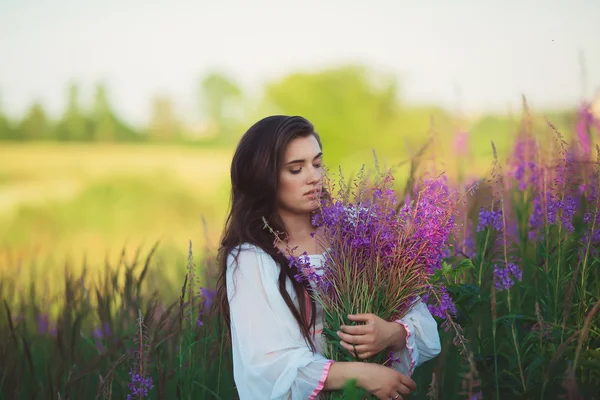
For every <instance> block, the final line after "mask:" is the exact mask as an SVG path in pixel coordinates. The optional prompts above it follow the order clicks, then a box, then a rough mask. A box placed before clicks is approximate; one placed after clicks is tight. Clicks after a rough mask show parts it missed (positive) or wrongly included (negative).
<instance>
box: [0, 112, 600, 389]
mask: <svg viewBox="0 0 600 400" xmlns="http://www.w3.org/2000/svg"><path fill="white" fill-rule="evenodd" d="M531 118H532V117H531V116H530V115H529V113H528V112H527V110H526V112H525V115H524V117H523V121H522V125H521V127H520V128H519V138H518V140H517V142H516V145H515V149H514V151H513V154H512V155H511V157H510V158H509V160H507V162H506V163H503V162H501V161H500V160H498V158H497V157H496V159H495V161H494V164H493V171H492V173H491V176H490V177H489V179H488V180H486V181H483V182H481V183H480V185H479V188H478V190H477V191H475V194H474V195H471V196H470V197H469V198H468V199H469V201H468V202H466V204H465V205H464V207H463V208H462V209H461V211H460V212H459V213H458V214H457V215H456V221H457V223H459V224H460V229H458V230H457V234H456V236H455V237H454V238H453V240H454V243H455V245H454V247H453V248H452V249H450V250H451V251H449V252H448V254H447V257H446V258H445V264H444V267H443V269H442V272H443V279H444V280H445V282H446V287H447V288H448V291H449V292H450V294H451V296H452V298H453V300H454V303H455V305H456V309H457V312H456V315H455V316H454V320H453V321H451V322H452V323H443V324H442V323H441V321H440V335H441V339H442V353H441V354H440V355H439V356H438V357H437V358H435V359H433V360H431V361H429V362H427V363H425V364H423V365H421V366H419V367H418V368H417V369H416V372H415V375H414V376H413V379H415V381H416V382H417V385H418V393H417V394H416V396H415V397H416V398H419V399H425V398H429V399H466V398H468V399H477V398H486V399H488V398H489V399H555V398H556V399H558V398H568V399H596V398H600V396H599V395H598V393H600V390H599V388H600V279H599V278H600V277H599V273H600V253H599V250H600V213H599V208H600V190H599V189H600V162H598V161H596V160H593V159H590V158H588V157H586V156H584V155H583V154H582V153H581V152H580V151H579V150H578V143H577V142H574V143H571V144H570V145H569V144H567V143H566V142H565V140H564V139H563V135H562V133H560V132H557V131H556V130H555V129H554V128H553V125H552V124H547V126H548V127H549V132H550V133H548V131H546V130H543V131H540V130H539V128H538V127H539V125H535V126H536V128H534V125H533V124H531ZM491 148H492V150H493V146H491ZM598 152H599V153H600V149H598ZM598 156H599V157H600V154H599V155H598ZM415 178H416V177H415V176H411V177H410V178H409V180H408V183H407V186H411V187H412V185H413V184H414V182H416V181H417V180H418V179H415ZM459 184H460V185H461V186H465V187H467V186H469V187H471V184H468V185H467V184H466V183H465V182H460V183H459ZM465 190H466V189H465ZM155 251H156V248H153V249H151V250H150V251H149V252H148V254H147V255H146V256H145V257H142V256H141V253H140V252H138V253H136V254H134V255H133V257H131V259H130V260H128V258H129V257H130V256H131V255H128V254H125V252H124V253H123V256H122V257H121V259H120V261H119V262H118V263H117V265H111V264H110V263H108V262H107V263H106V265H105V267H104V268H93V267H94V266H93V265H83V266H81V268H76V269H75V268H70V267H68V266H67V267H65V272H64V276H63V278H62V280H63V285H64V287H63V289H62V291H61V293H60V296H48V295H46V293H48V291H47V290H46V288H45V284H44V281H43V280H37V281H36V280H31V282H30V283H29V284H28V286H27V287H28V289H27V290H23V285H22V282H18V280H17V278H16V275H15V272H12V275H11V273H6V275H5V276H2V277H1V279H0V299H1V300H2V302H1V304H0V398H7V399H42V398H44V399H46V398H48V399H80V398H82V399H91V398H96V399H109V398H115V399H117V398H118V399H122V398H127V396H128V395H129V396H132V398H136V397H137V398H147V399H233V398H236V391H235V387H234V381H233V373H232V365H231V354H230V349H229V347H228V346H227V337H226V333H225V332H224V330H223V321H222V320H221V318H220V316H219V315H218V313H216V312H214V311H213V308H212V307H210V305H211V304H210V303H211V299H212V292H211V289H212V288H213V287H214V282H215V279H214V278H215V277H214V273H215V265H214V262H213V261H212V260H213V257H212V256H211V254H209V252H208V250H207V249H206V250H203V251H201V252H199V251H198V250H197V249H193V248H192V245H191V243H190V246H189V251H188V255H187V265H178V266H175V265H163V264H160V263H159V262H157V260H156V252H155ZM198 253H200V254H201V255H200V256H198ZM197 260H201V261H197ZM5 267H7V268H1V269H0V270H1V271H15V270H18V269H19V268H22V266H21V265H19V264H18V262H15V263H14V265H8V266H5ZM175 267H177V268H178V269H179V270H185V271H186V273H185V276H182V277H181V290H180V294H179V298H177V299H171V300H169V299H168V298H167V296H165V295H164V293H162V292H159V291H158V290H156V288H155V287H153V285H156V282H160V279H158V278H156V277H157V276H160V274H161V273H162V272H164V271H165V270H166V269H172V268H175ZM74 270H77V271H83V272H81V273H77V274H75V273H74V272H72V271H74ZM90 271H101V272H99V273H98V274H97V275H92V274H91V273H90ZM150 275H152V276H154V277H155V278H154V280H152V281H148V277H149V276H150ZM150 282H152V284H149V283H150ZM201 286H204V287H201ZM457 333H458V334H457ZM453 342H454V344H453ZM457 345H458V346H457ZM465 347H466V348H467V351H465V350H464V348H465ZM357 393H358V392H355V393H354V395H353V394H352V385H351V382H349V385H348V388H347V396H346V397H347V398H358V395H357Z"/></svg>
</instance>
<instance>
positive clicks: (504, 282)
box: [494, 263, 523, 291]
mask: <svg viewBox="0 0 600 400" xmlns="http://www.w3.org/2000/svg"><path fill="white" fill-rule="evenodd" d="M522 277H523V276H522V273H521V269H520V268H519V267H518V266H517V265H516V264H513V263H509V264H508V265H507V266H506V267H505V268H500V267H498V266H497V265H494V286H495V287H496V290H498V291H503V290H509V289H510V288H512V287H513V285H514V284H515V281H514V280H513V278H514V279H516V280H518V281H521V279H522Z"/></svg>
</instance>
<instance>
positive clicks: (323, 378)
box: [308, 360, 333, 400]
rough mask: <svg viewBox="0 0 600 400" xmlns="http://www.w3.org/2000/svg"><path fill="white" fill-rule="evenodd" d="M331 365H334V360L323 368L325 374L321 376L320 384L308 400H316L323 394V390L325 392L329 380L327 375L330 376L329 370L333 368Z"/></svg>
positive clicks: (329, 361)
mask: <svg viewBox="0 0 600 400" xmlns="http://www.w3.org/2000/svg"><path fill="white" fill-rule="evenodd" d="M331 364H333V361H332V360H328V361H327V362H326V363H325V367H324V368H323V373H322V374H321V379H319V384H318V385H317V387H316V388H315V390H313V391H312V393H311V394H310V397H309V398H308V400H314V399H316V398H317V396H318V395H319V393H320V392H321V390H323V388H324V387H325V380H326V379H327V375H329V368H331Z"/></svg>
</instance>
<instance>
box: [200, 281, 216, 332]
mask: <svg viewBox="0 0 600 400" xmlns="http://www.w3.org/2000/svg"><path fill="white" fill-rule="evenodd" d="M216 294H217V293H216V291H215V290H212V289H208V288H200V295H201V296H202V298H203V299H204V304H203V305H202V308H201V310H200V313H199V315H198V319H197V320H196V326H198V327H201V326H203V325H204V321H203V320H202V318H203V316H204V314H205V313H206V312H207V311H209V310H210V307H211V306H212V302H213V300H214V298H215V295H216Z"/></svg>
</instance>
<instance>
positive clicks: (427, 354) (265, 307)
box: [227, 244, 441, 400]
mask: <svg viewBox="0 0 600 400" xmlns="http://www.w3.org/2000/svg"><path fill="white" fill-rule="evenodd" d="M240 249H241V251H240V253H239V256H238V263H237V264H236V265H234V262H235V259H234V258H233V256H234V254H237V248H236V249H234V250H233V251H232V253H231V254H230V255H229V257H228V260H227V267H228V268H227V296H228V299H229V306H230V315H231V317H230V318H231V339H232V353H233V373H234V380H235V384H236V387H237V390H238V394H239V396H240V400H258V399H261V400H262V399H277V400H284V399H285V400H289V399H291V400H306V399H310V400H313V399H316V398H318V395H319V392H321V390H322V389H323V386H324V384H325V380H326V378H327V374H328V373H329V367H330V366H331V364H332V363H333V361H331V360H328V359H327V358H325V357H323V355H321V351H322V347H323V346H322V345H323V339H322V336H321V335H316V337H315V345H316V347H317V353H316V354H315V353H313V352H312V351H311V349H310V348H309V347H308V346H307V345H306V342H305V341H304V338H303V336H302V334H301V332H300V329H298V323H297V322H296V320H295V319H294V317H293V315H292V313H291V312H290V310H289V308H288V306H287V304H286V303H285V301H284V300H283V298H282V297H281V294H280V293H279V288H278V283H277V282H278V276H279V266H278V264H276V263H275V261H274V260H273V258H272V257H271V256H269V255H268V254H267V253H265V252H264V251H263V250H262V249H260V248H258V247H256V246H254V245H250V244H243V245H242V246H241V247H240ZM310 260H311V265H314V266H315V267H319V266H320V265H321V263H322V261H323V256H322V255H312V256H310ZM287 290H288V293H290V297H291V298H292V299H293V300H294V302H295V304H296V305H297V304H298V303H297V297H296V294H295V291H294V289H293V287H292V284H291V282H289V280H288V283H287ZM396 322H398V323H401V324H402V325H404V327H405V328H406V331H407V333H408V334H407V337H406V347H405V348H404V349H403V350H401V351H400V352H398V353H397V354H395V358H396V359H398V360H399V362H398V363H397V364H396V365H395V366H394V368H395V369H396V370H397V371H399V372H401V373H403V374H405V375H408V376H410V375H412V373H413V371H414V368H415V367H416V366H418V365H419V364H421V363H423V362H425V361H427V360H430V359H432V358H433V357H435V356H437V355H438V354H439V353H440V349H441V348H440V340H439V335H438V329H437V323H436V321H435V320H434V319H433V316H432V315H431V313H430V312H429V310H428V309H427V306H426V305H425V304H423V303H422V302H420V301H419V304H417V305H416V306H415V307H413V309H412V310H411V311H410V312H409V313H408V314H407V315H406V316H405V317H404V318H402V320H399V321H396ZM322 327H323V320H322V310H320V306H319V305H317V315H316V327H315V328H316V329H317V330H320V329H322Z"/></svg>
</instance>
